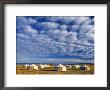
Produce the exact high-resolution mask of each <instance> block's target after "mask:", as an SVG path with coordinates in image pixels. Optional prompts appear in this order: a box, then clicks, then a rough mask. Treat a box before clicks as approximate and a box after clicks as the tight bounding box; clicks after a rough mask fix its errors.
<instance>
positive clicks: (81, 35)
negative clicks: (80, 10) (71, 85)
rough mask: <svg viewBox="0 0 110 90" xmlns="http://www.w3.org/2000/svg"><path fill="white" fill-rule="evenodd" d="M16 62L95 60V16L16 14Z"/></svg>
mask: <svg viewBox="0 0 110 90" xmlns="http://www.w3.org/2000/svg"><path fill="white" fill-rule="evenodd" d="M16 43H17V49H16V54H17V57H16V58H17V63H24V62H25V63H26V62H27V63H28V62H30V63H37V62H38V63H46V62H50V61H51V62H52V63H54V62H57V61H59V60H60V62H65V60H68V61H66V62H74V61H75V62H77V61H78V62H85V61H88V60H89V61H93V60H94V16H17V17H16Z"/></svg>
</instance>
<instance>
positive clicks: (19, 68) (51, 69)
mask: <svg viewBox="0 0 110 90" xmlns="http://www.w3.org/2000/svg"><path fill="white" fill-rule="evenodd" d="M86 65H88V66H89V67H90V69H91V70H89V71H87V70H76V69H74V68H71V69H69V68H67V71H56V70H55V69H54V66H52V65H50V67H49V68H45V69H40V70H32V69H29V70H27V69H25V68H24V66H23V65H21V64H17V65H16V74H79V75H80V74H94V65H91V64H86Z"/></svg>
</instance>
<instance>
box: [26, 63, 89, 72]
mask: <svg viewBox="0 0 110 90" xmlns="http://www.w3.org/2000/svg"><path fill="white" fill-rule="evenodd" d="M24 68H25V69H26V70H37V71H65V72H66V71H68V70H91V69H90V67H89V66H88V65H86V64H83V65H80V64H74V65H69V64H68V65H63V64H58V65H57V66H55V65H50V64H25V65H24Z"/></svg>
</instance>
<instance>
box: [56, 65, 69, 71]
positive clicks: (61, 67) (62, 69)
mask: <svg viewBox="0 0 110 90" xmlns="http://www.w3.org/2000/svg"><path fill="white" fill-rule="evenodd" d="M57 67H59V68H60V70H61V71H67V69H66V66H64V65H62V64H59V65H58V66H57Z"/></svg>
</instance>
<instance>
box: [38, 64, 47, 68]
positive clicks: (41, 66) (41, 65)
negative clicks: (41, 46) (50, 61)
mask: <svg viewBox="0 0 110 90" xmlns="http://www.w3.org/2000/svg"><path fill="white" fill-rule="evenodd" d="M39 66H40V68H45V67H46V68H47V67H49V65H47V64H44V65H43V64H40V65H39Z"/></svg>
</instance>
